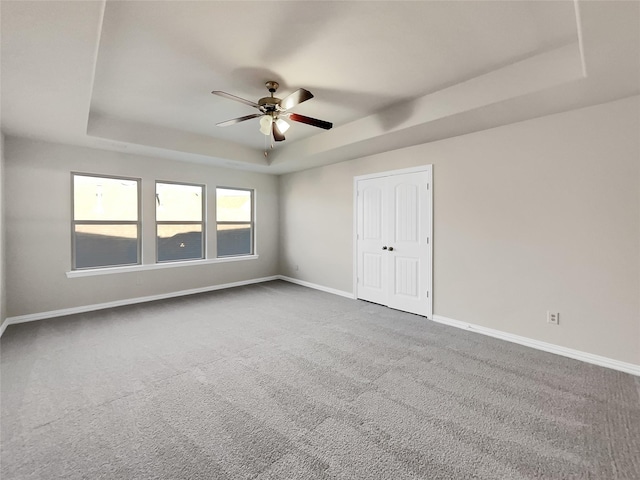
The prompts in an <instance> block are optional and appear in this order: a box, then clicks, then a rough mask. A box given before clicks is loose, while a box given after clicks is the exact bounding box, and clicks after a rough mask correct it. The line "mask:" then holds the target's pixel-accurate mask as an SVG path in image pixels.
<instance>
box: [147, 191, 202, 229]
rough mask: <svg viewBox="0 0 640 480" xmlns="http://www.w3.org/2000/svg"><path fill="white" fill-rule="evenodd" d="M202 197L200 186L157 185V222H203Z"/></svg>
mask: <svg viewBox="0 0 640 480" xmlns="http://www.w3.org/2000/svg"><path fill="white" fill-rule="evenodd" d="M202 195H203V187H202V186H199V185H178V184H174V183H156V220H158V221H168V222H175V221H178V222H201V221H202Z"/></svg>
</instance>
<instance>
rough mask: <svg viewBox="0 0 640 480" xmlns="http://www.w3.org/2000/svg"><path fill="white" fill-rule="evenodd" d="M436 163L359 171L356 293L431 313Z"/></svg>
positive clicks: (357, 189) (407, 309)
mask: <svg viewBox="0 0 640 480" xmlns="http://www.w3.org/2000/svg"><path fill="white" fill-rule="evenodd" d="M431 172H432V170H431V166H430V165H429V166H427V167H423V168H421V169H419V170H417V171H416V169H411V170H410V171H402V170H400V171H396V172H387V173H383V174H380V176H366V177H356V179H355V180H356V181H355V183H356V192H357V194H356V277H357V278H356V291H357V297H358V298H361V299H363V300H368V301H371V302H375V303H379V304H382V305H386V306H389V307H391V308H395V309H398V310H403V311H406V312H411V313H416V314H418V315H424V316H426V317H429V318H431V315H432V310H433V308H432V298H433V295H432V292H431V278H432V270H433V266H432V248H431V241H432V239H431V237H432V224H433V221H432V200H431V199H432V195H431V183H432V181H431Z"/></svg>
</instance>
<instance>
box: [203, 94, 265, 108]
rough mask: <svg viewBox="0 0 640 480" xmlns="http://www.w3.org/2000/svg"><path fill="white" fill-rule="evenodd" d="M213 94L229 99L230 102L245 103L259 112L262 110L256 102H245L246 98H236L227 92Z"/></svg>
mask: <svg viewBox="0 0 640 480" xmlns="http://www.w3.org/2000/svg"><path fill="white" fill-rule="evenodd" d="M211 93H213V94H214V95H218V96H220V97H224V98H228V99H229V100H235V101H236V102H240V103H244V104H245V105H249V106H250V107H253V108H257V109H258V110H259V109H260V105H258V104H257V103H256V102H252V101H251V100H245V99H244V98H240V97H236V96H235V95H231V94H230V93H227V92H221V91H220V90H214V91H213V92H211Z"/></svg>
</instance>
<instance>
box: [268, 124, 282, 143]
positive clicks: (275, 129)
mask: <svg viewBox="0 0 640 480" xmlns="http://www.w3.org/2000/svg"><path fill="white" fill-rule="evenodd" d="M271 131H272V132H273V139H274V140H275V141H276V142H282V141H283V140H284V135H283V134H282V132H281V131H280V129H279V128H278V125H276V122H273V123H272V124H271Z"/></svg>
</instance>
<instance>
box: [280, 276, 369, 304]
mask: <svg viewBox="0 0 640 480" xmlns="http://www.w3.org/2000/svg"><path fill="white" fill-rule="evenodd" d="M277 277H278V279H280V280H284V281H285V282H290V283H295V284H296V285H302V286H303V287H309V288H313V289H315V290H321V291H323V292H327V293H333V294H334V295H340V296H341V297H346V298H350V299H352V300H353V299H355V298H356V297H355V295H354V294H353V293H349V292H345V291H344V290H337V289H335V288H330V287H325V286H323V285H318V284H317V283H311V282H305V281H304V280H298V279H297V278H292V277H286V276H284V275H278V276H277Z"/></svg>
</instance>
